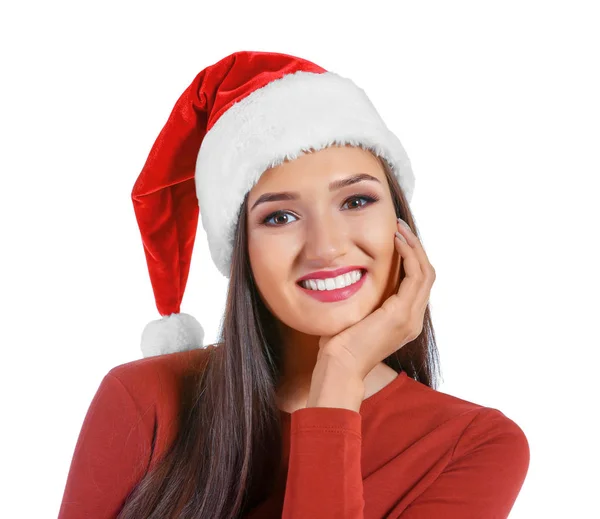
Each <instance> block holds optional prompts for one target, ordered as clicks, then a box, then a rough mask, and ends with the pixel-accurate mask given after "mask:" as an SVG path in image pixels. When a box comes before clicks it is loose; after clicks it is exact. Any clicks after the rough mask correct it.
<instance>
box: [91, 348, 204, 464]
mask: <svg viewBox="0 0 600 519" xmlns="http://www.w3.org/2000/svg"><path fill="white" fill-rule="evenodd" d="M214 347H215V346H214V345H209V346H206V347H203V348H197V349H194V350H189V351H183V352H177V353H169V354H165V355H157V356H154V357H146V358H143V359H138V360H135V361H132V362H127V363H125V364H120V365H118V366H115V367H114V368H112V369H111V370H110V371H109V372H108V373H107V374H106V376H105V377H104V381H103V383H102V385H105V384H109V385H110V386H113V387H116V386H117V385H118V386H119V387H118V389H117V390H118V392H119V393H118V394H119V395H121V396H119V397H116V396H112V397H110V398H111V402H110V405H109V404H108V403H107V405H108V406H109V407H110V408H113V409H114V411H113V412H115V413H121V412H122V410H118V409H117V407H119V406H121V407H123V406H125V405H127V406H130V407H131V408H132V409H135V413H136V414H135V415H131V414H130V415H129V416H131V417H132V418H131V420H132V421H133V423H135V424H138V425H139V427H141V428H142V429H143V431H144V436H145V437H146V438H148V439H149V441H150V443H151V451H152V452H151V454H150V457H151V460H152V463H156V462H157V461H158V460H159V459H160V458H161V457H162V455H163V453H164V452H165V451H166V450H167V449H168V447H169V446H170V445H171V444H172V442H173V441H174V439H175V438H176V436H177V431H178V427H179V417H180V409H181V405H182V389H183V384H184V379H185V378H186V377H188V376H189V377H193V375H195V374H197V373H198V372H199V371H201V370H203V369H204V367H205V365H206V362H207V360H208V358H209V353H210V351H211V350H212V349H213V348H214ZM107 387H108V386H107ZM106 398H108V397H106ZM119 398H120V399H119ZM132 412H133V411H132Z"/></svg>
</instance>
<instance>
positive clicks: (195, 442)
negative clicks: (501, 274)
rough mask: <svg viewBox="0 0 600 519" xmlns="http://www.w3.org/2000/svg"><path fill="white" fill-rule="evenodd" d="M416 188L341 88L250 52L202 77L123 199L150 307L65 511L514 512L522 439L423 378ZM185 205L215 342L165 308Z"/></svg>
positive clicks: (96, 405) (307, 69)
mask: <svg viewBox="0 0 600 519" xmlns="http://www.w3.org/2000/svg"><path fill="white" fill-rule="evenodd" d="M413 185H414V177H413V174H412V169H411V167H410V161H409V160H408V157H407V156H406V154H405V152H404V148H403V147H402V145H401V144H400V142H399V141H398V140H397V138H396V137H395V136H394V135H393V134H392V133H391V132H389V130H388V129H387V128H386V127H385V124H384V123H383V121H382V120H381V118H380V117H379V115H378V114H377V112H376V111H375V109H374V107H373V106H372V104H371V103H370V101H369V100H368V98H367V97H366V95H365V94H364V92H363V91H362V90H360V89H359V88H358V87H356V85H354V84H353V83H352V82H351V81H350V80H348V79H345V78H341V77H340V76H337V75H335V74H332V73H330V72H327V71H325V70H324V69H322V68H321V67H319V66H318V65H315V64H314V63H311V62H308V61H306V60H302V59H300V58H296V57H294V56H289V55H285V54H277V53H261V52H238V53H235V54H232V55H230V56H227V57H226V58H224V59H223V60H221V61H219V62H218V63H216V64H214V65H212V66H210V67H208V68H207V69H205V70H203V71H202V72H201V73H200V74H198V76H196V78H195V79H194V81H193V82H192V84H191V85H190V86H189V87H188V89H186V91H185V92H184V93H183V94H182V96H181V97H180V99H179V100H178V101H177V104H176V105H175V108H174V109H173V112H172V113H171V116H170V117H169V120H168V121H167V123H166V125H165V127H164V128H163V130H162V132H161V133H160V135H159V137H158V138H157V141H156V142H155V144H154V146H153V148H152V151H151V153H150V155H149V157H148V160H147V162H146V164H145V166H144V168H143V170H142V172H141V173H140V176H139V178H138V180H137V181H136V185H135V186H134V190H133V193H132V195H133V200H134V207H135V210H136V217H137V220H138V224H139V226H140V231H141V234H142V241H143V243H144V248H145V252H146V258H147V261H148V267H149V272H150V278H151V281H152V286H153V289H154V294H155V297H156V303H157V308H158V310H159V312H160V313H161V315H162V316H163V318H162V319H160V320H158V321H155V322H153V323H150V324H149V325H148V326H147V327H146V329H145V330H144V333H143V336H142V351H143V354H144V357H146V358H144V359H142V360H138V361H135V362H130V363H128V364H124V365H122V366H117V367H115V368H113V369H112V370H111V371H110V372H109V373H108V374H107V375H106V376H105V378H104V379H103V381H102V383H101V385H100V388H99V389H98V392H97V394H96V395H95V397H94V400H93V401H92V403H91V405H90V409H89V410H88V413H87V415H86V418H85V421H84V424H83V427H82V431H81V433H80V437H79V440H78V442H77V446H76V448H75V453H74V456H73V460H72V464H71V469H70V472H69V477H68V480H67V484H66V488H65V494H64V497H63V502H62V506H61V510H60V514H59V519H71V518H75V517H89V518H98V519H100V518H119V519H133V518H137V519H147V518H161V519H163V518H184V517H185V518H194V519H200V518H211V519H217V518H234V517H252V518H275V517H277V518H279V517H283V518H286V519H292V518H293V519H297V518H315V517H327V518H333V517H340V518H342V517H343V518H348V519H360V518H382V517H388V518H399V517H401V518H403V519H421V518H431V517H445V518H450V519H451V518H458V517H461V518H464V517H478V518H486V517H489V518H492V517H493V518H498V517H507V516H508V514H509V512H510V509H511V508H512V506H513V503H514V501H515V499H516V497H517V495H518V493H519V491H520V488H521V485H522V483H523V481H524V478H525V475H526V473H527V469H528V465H529V446H528V443H527V439H526V437H525V435H524V433H523V431H522V430H521V429H520V428H519V426H518V425H517V424H515V423H514V422H513V421H512V420H510V419H509V418H507V417H506V416H505V415H504V414H503V413H501V412H500V411H498V410H496V409H492V408H487V407H484V406H481V405H478V404H475V403H471V402H468V401H465V400H461V399H458V398H456V397H453V396H450V395H446V394H444V393H441V392H438V391H437V390H436V387H437V381H436V373H437V368H438V366H437V349H436V345H435V337H434V333H433V328H432V325H431V319H430V312H429V307H428V301H429V294H430V289H431V286H432V284H433V282H434V279H435V272H434V269H433V267H432V266H431V264H430V262H429V260H428V258H427V255H426V254H425V251H424V249H423V247H422V245H421V243H420V240H419V239H418V237H417V234H416V231H414V229H415V225H414V219H413V217H412V214H411V212H410V208H409V205H408V204H409V201H410V197H411V195H412V190H413ZM199 208H200V210H201V214H202V223H203V226H204V228H205V230H206V232H207V237H208V242H209V249H210V252H211V256H212V259H213V261H214V262H215V264H216V266H217V267H218V269H219V270H220V272H221V273H223V275H225V276H227V277H228V278H229V279H230V284H229V287H228V294H227V303H226V309H225V315H224V318H223V326H222V330H221V334H220V337H219V341H218V342H217V343H216V344H213V345H210V346H208V347H204V346H203V344H202V342H203V335H204V334H203V330H202V327H201V326H200V324H199V323H198V322H197V321H196V320H195V319H194V318H193V317H191V316H190V315H187V314H182V313H180V312H179V306H180V303H181V298H182V296H183V290H184V288H185V284H186V281H187V276H188V272H189V264H190V256H191V250H192V247H193V243H194V238H195V232H196V227H197V220H198V214H199ZM398 219H400V220H398ZM402 221H405V222H407V223H406V224H404V223H403V222H402ZM340 269H341V270H340Z"/></svg>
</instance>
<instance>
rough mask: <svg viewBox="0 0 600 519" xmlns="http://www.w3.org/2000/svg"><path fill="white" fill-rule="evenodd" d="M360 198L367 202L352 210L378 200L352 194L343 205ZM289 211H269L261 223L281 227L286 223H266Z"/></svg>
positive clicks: (374, 197) (375, 197)
mask: <svg viewBox="0 0 600 519" xmlns="http://www.w3.org/2000/svg"><path fill="white" fill-rule="evenodd" d="M355 198H356V199H360V198H364V199H365V200H367V202H368V203H366V204H364V205H361V206H359V207H355V208H354V210H355V211H356V210H361V209H363V208H364V207H366V206H368V205H371V204H372V203H374V202H377V201H378V200H379V197H378V196H369V195H352V196H350V197H348V198H346V200H344V205H345V204H347V203H348V202H349V201H350V200H353V199H355ZM288 212H289V211H275V212H274V213H271V214H270V215H268V216H267V217H265V219H264V220H263V221H262V222H261V223H262V225H266V226H267V227H283V226H284V225H286V224H270V223H267V222H268V221H269V220H270V219H271V218H274V217H275V216H279V215H280V214H286V213H288Z"/></svg>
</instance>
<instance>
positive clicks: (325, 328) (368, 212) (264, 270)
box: [247, 146, 400, 336]
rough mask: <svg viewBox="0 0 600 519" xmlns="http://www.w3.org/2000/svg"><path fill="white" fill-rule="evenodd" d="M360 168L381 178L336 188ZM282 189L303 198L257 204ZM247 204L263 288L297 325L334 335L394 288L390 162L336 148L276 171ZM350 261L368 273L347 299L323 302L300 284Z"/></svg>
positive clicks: (269, 302) (275, 309)
mask: <svg viewBox="0 0 600 519" xmlns="http://www.w3.org/2000/svg"><path fill="white" fill-rule="evenodd" d="M359 173H363V174H367V175H370V176H372V177H374V178H375V179H376V180H375V181H373V180H362V181H360V182H357V183H354V184H351V185H346V186H344V187H341V188H338V189H333V190H330V189H329V184H330V183H331V182H334V181H339V180H343V179H347V178H349V177H352V176H354V175H357V174H359ZM283 191H285V192H291V193H294V194H296V195H297V198H295V199H288V200H276V201H267V202H263V203H259V204H258V205H256V206H255V207H254V205H255V203H256V202H257V201H258V199H259V198H260V197H261V195H264V194H266V193H280V192H283ZM362 197H371V198H373V199H378V200H376V201H370V200H369V199H368V198H366V199H365V198H362ZM247 207H248V209H247V211H248V214H247V225H248V228H247V232H248V247H249V257H250V264H251V268H252V272H253V275H254V278H255V282H256V285H257V288H258V291H259V293H260V296H261V298H262V300H263V302H264V303H265V305H266V306H267V308H269V310H270V311H271V312H272V313H273V315H275V317H277V318H278V319H279V320H280V321H281V322H283V323H284V324H285V325H287V326H289V327H290V328H292V329H294V330H297V331H299V332H302V333H305V334H308V335H318V336H322V335H325V336H331V335H335V334H337V333H339V332H340V331H342V330H343V329H345V328H347V327H349V326H351V325H353V324H355V323H356V322H358V321H360V320H361V319H363V318H364V317H366V316H367V315H368V314H370V313H371V312H373V311H374V310H375V309H377V308H378V307H379V306H381V304H382V303H383V302H384V301H385V299H387V297H389V296H390V295H391V294H392V293H393V291H394V290H395V287H396V286H397V283H398V278H399V265H400V263H399V261H400V257H399V255H398V253H397V252H396V251H395V248H394V233H395V231H396V230H397V227H396V215H395V212H394V206H393V202H392V198H391V194H390V191H389V188H388V184H387V179H386V176H385V172H384V170H383V167H382V165H381V164H380V163H379V161H378V160H377V159H376V158H375V157H374V156H373V155H372V154H371V153H370V152H368V151H366V150H363V149H362V148H355V147H350V146H334V147H330V148H326V149H323V150H320V151H318V152H313V153H310V154H305V155H302V156H300V157H298V158H297V159H295V160H293V161H290V162H285V163H283V164H281V165H279V166H276V167H274V168H271V169H269V170H267V171H265V172H264V173H263V174H262V176H261V177H260V179H259V181H258V183H257V184H256V185H255V186H254V187H253V188H252V190H251V191H250V193H249V195H248V205H247ZM273 213H275V214H273ZM347 266H357V267H359V268H361V269H364V270H366V275H365V278H364V280H363V282H362V285H361V287H360V289H359V290H358V291H356V292H355V293H354V294H353V295H351V296H350V297H348V298H346V299H343V300H340V301H335V302H323V301H319V300H318V299H316V298H314V297H312V296H311V295H310V294H308V293H307V292H306V290H305V289H303V288H301V287H300V286H299V285H298V279H299V278H301V277H303V276H305V275H307V274H310V273H313V272H315V271H320V270H334V269H337V268H339V267H347Z"/></svg>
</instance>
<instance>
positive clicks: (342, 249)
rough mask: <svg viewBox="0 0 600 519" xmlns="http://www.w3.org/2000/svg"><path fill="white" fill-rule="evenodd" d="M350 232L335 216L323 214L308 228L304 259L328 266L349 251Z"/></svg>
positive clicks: (316, 264)
mask: <svg viewBox="0 0 600 519" xmlns="http://www.w3.org/2000/svg"><path fill="white" fill-rule="evenodd" d="M347 234H348V231H347V229H346V228H345V227H344V226H343V225H342V224H341V222H340V221H339V220H338V219H336V217H335V216H332V215H326V214H322V215H320V217H319V218H315V219H314V220H312V221H311V222H310V223H309V224H308V225H307V226H306V235H305V239H304V259H305V261H307V262H309V263H311V264H314V265H315V266H327V265H329V264H331V263H334V262H335V259H336V258H338V257H339V256H343V255H344V254H346V251H347V241H348V236H347Z"/></svg>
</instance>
